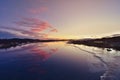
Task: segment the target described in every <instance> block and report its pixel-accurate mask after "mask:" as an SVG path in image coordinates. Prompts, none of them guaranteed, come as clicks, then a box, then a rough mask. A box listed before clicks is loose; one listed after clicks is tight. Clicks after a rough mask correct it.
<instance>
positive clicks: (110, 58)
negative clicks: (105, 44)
mask: <svg viewBox="0 0 120 80" xmlns="http://www.w3.org/2000/svg"><path fill="white" fill-rule="evenodd" d="M74 47H76V48H78V49H80V50H82V51H85V52H87V53H90V54H92V56H93V57H94V58H97V60H99V61H96V62H95V61H94V62H91V63H92V64H91V63H90V64H89V66H90V70H91V71H93V72H95V71H103V70H105V73H104V74H103V75H102V76H101V80H118V79H117V77H118V75H119V74H120V52H119V51H116V50H113V49H110V50H108V49H107V48H105V49H99V48H93V47H81V46H79V45H78V46H76V45H75V46H74Z"/></svg>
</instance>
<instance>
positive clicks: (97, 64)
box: [0, 42, 120, 80]
mask: <svg viewBox="0 0 120 80" xmlns="http://www.w3.org/2000/svg"><path fill="white" fill-rule="evenodd" d="M75 46H76V47H75ZM75 46H73V45H69V44H66V43H64V42H53V43H52V42H50V43H35V44H28V45H24V46H18V47H16V48H10V49H4V50H0V79H2V80H100V76H101V80H114V79H111V78H114V77H118V75H119V72H120V71H119V68H120V66H119V65H120V63H119V54H120V53H119V51H115V50H111V51H107V49H99V48H95V47H87V46H82V45H81V46H78V45H75Z"/></svg>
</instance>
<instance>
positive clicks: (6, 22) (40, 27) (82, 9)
mask: <svg viewBox="0 0 120 80" xmlns="http://www.w3.org/2000/svg"><path fill="white" fill-rule="evenodd" d="M119 32H120V0H0V37H4V38H7V37H20V38H21V37H22V38H25V37H26V38H40V39H41V38H42V39H43V38H83V37H90V36H93V37H98V36H104V35H106V34H112V33H116V34H119Z"/></svg>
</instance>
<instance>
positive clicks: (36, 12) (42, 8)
mask: <svg viewBox="0 0 120 80" xmlns="http://www.w3.org/2000/svg"><path fill="white" fill-rule="evenodd" d="M47 11H48V7H45V6H44V7H40V8H37V9H34V8H32V9H30V10H29V12H30V13H32V14H40V13H44V12H47Z"/></svg>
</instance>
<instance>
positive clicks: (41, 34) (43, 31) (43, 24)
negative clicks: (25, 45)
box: [0, 18, 58, 39]
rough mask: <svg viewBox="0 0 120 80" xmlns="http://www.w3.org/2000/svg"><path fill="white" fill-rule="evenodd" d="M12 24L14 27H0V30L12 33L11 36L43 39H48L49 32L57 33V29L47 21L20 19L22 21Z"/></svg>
mask: <svg viewBox="0 0 120 80" xmlns="http://www.w3.org/2000/svg"><path fill="white" fill-rule="evenodd" d="M14 23H15V26H14V27H10V26H6V27H5V26H3V27H2V26H1V27H0V29H3V30H5V31H7V32H9V33H11V32H12V34H15V35H20V36H24V37H32V38H44V39H46V38H48V36H49V35H51V34H50V33H51V32H58V31H57V29H56V28H54V27H53V26H52V25H51V24H49V23H48V22H47V21H42V20H40V19H38V18H22V20H20V21H16V22H14ZM16 26H17V27H16Z"/></svg>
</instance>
